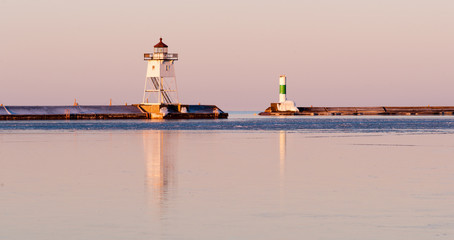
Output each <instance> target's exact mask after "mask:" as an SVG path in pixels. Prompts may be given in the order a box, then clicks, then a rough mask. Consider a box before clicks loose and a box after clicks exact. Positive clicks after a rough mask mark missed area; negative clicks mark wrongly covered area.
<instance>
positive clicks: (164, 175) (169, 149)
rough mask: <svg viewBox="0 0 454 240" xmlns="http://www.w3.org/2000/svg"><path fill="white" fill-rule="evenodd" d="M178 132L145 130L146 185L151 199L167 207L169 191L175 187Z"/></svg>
mask: <svg viewBox="0 0 454 240" xmlns="http://www.w3.org/2000/svg"><path fill="white" fill-rule="evenodd" d="M177 137H178V133H176V132H167V131H160V130H152V131H144V132H143V144H144V153H145V166H146V187H147V192H148V196H149V201H150V203H152V204H153V205H154V206H155V205H156V204H157V205H158V206H157V207H158V208H160V209H161V208H163V207H164V208H165V206H166V203H167V200H168V199H169V192H171V191H172V189H173V188H174V187H175V184H176V181H175V175H174V172H175V159H176V156H175V155H176V151H175V149H176V143H177V141H176V140H177Z"/></svg>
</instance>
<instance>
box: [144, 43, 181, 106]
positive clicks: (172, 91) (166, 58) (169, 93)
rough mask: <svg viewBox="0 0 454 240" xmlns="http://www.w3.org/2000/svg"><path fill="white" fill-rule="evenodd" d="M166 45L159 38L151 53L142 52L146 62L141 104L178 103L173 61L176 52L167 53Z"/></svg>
mask: <svg viewBox="0 0 454 240" xmlns="http://www.w3.org/2000/svg"><path fill="white" fill-rule="evenodd" d="M167 49H168V46H167V45H166V44H165V43H163V42H162V38H160V39H159V43H158V44H156V45H154V51H153V53H144V60H145V61H147V62H148V66H147V76H146V79H145V89H144V93H143V100H142V104H158V105H160V104H179V103H180V102H179V100H178V89H177V81H176V77H175V66H174V62H175V61H176V60H178V54H177V53H168V52H167Z"/></svg>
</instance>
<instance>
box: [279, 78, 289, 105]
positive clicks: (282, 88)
mask: <svg viewBox="0 0 454 240" xmlns="http://www.w3.org/2000/svg"><path fill="white" fill-rule="evenodd" d="M286 81H287V77H286V76H285V75H281V76H279V103H283V102H285V101H286V100H287V96H286V94H287V86H286Z"/></svg>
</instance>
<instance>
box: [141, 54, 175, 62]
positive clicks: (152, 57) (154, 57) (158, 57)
mask: <svg viewBox="0 0 454 240" xmlns="http://www.w3.org/2000/svg"><path fill="white" fill-rule="evenodd" d="M143 59H144V60H178V53H144V54H143Z"/></svg>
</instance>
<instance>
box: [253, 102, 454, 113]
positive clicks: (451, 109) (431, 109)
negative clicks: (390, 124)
mask: <svg viewBox="0 0 454 240" xmlns="http://www.w3.org/2000/svg"><path fill="white" fill-rule="evenodd" d="M277 106H278V103H272V104H271V106H270V107H269V108H267V109H266V110H265V111H264V112H262V113H259V115H262V116H280V115H309V116H311V115H312V116H317V115H325V116H326V115H454V106H414V107H412V106H406V107H402V106H396V107H393V106H379V107H298V111H278V107H277Z"/></svg>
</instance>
